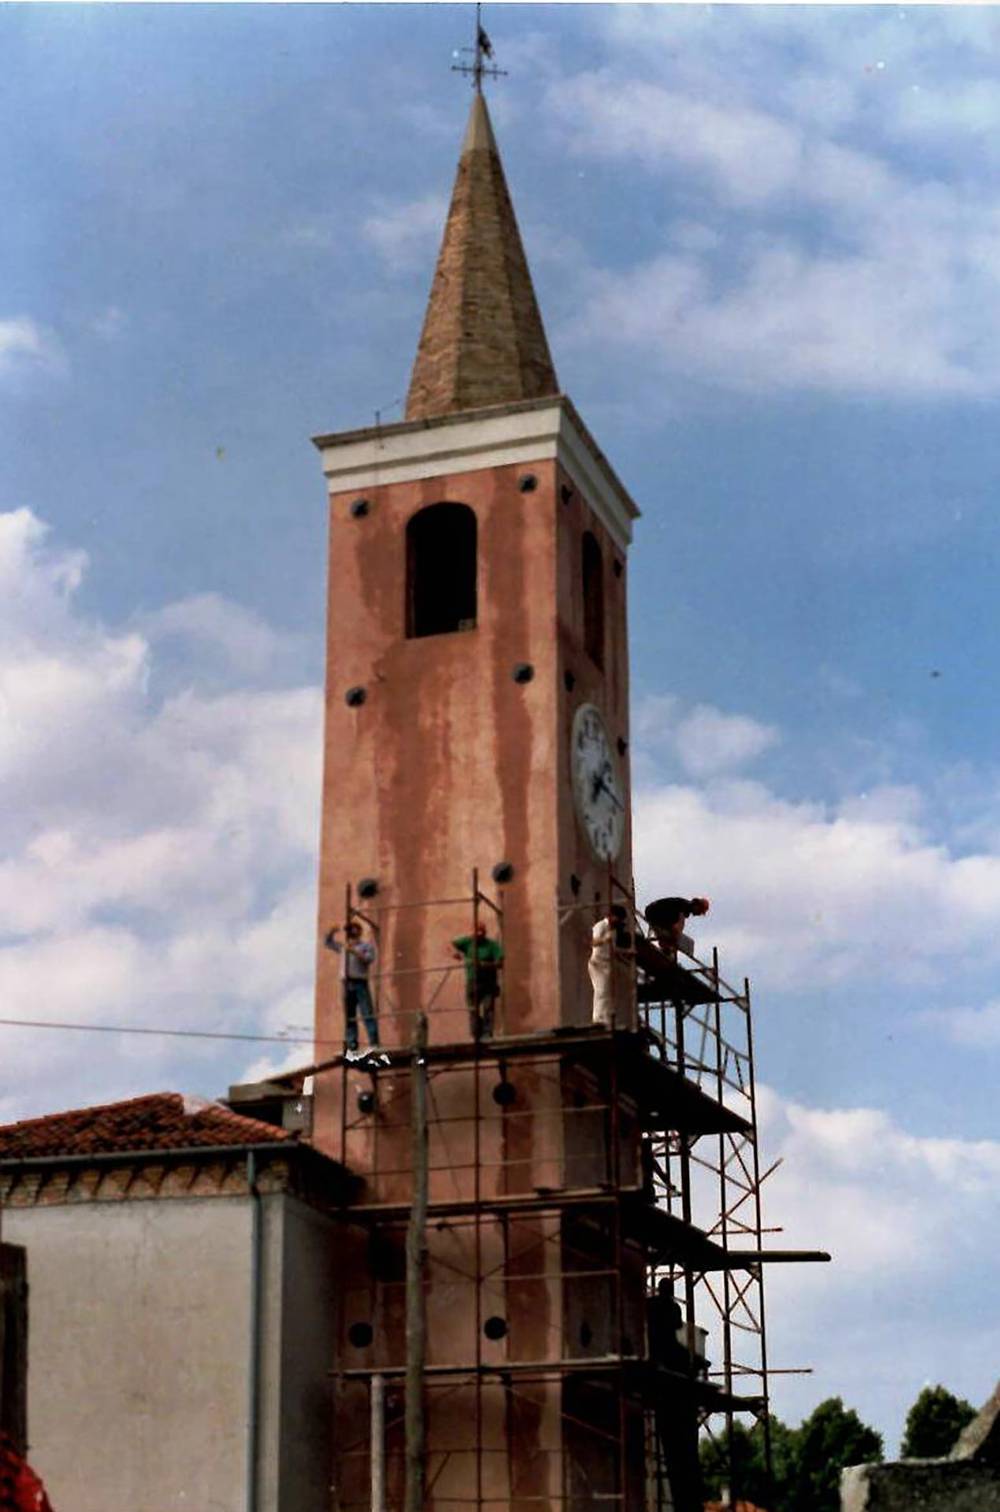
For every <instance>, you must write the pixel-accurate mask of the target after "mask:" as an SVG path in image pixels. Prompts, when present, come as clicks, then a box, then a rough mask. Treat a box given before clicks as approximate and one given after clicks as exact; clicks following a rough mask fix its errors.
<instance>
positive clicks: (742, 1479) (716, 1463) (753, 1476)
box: [701, 1418, 787, 1509]
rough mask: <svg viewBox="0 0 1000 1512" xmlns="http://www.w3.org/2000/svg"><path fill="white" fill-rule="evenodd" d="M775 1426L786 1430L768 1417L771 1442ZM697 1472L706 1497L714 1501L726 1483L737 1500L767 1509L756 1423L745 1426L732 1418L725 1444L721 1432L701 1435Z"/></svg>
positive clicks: (767, 1488)
mask: <svg viewBox="0 0 1000 1512" xmlns="http://www.w3.org/2000/svg"><path fill="white" fill-rule="evenodd" d="M776 1428H777V1429H784V1431H785V1432H787V1429H785V1428H784V1424H783V1423H779V1422H778V1421H777V1419H775V1418H772V1419H771V1434H772V1443H773V1437H774V1432H775V1429H776ZM701 1475H702V1481H703V1484H704V1491H705V1500H706V1501H718V1500H719V1499H720V1496H721V1494H722V1488H723V1486H728V1487H729V1489H730V1490H731V1492H732V1493H733V1496H734V1497H739V1499H740V1500H741V1501H750V1502H753V1503H754V1505H755V1506H758V1507H767V1508H768V1509H769V1508H770V1507H771V1488H770V1486H769V1484H768V1479H767V1470H766V1467H765V1463H764V1432H763V1429H762V1428H761V1426H760V1424H759V1423H758V1424H755V1425H754V1427H753V1429H747V1428H745V1427H744V1426H743V1424H742V1423H738V1422H734V1423H733V1437H732V1442H731V1444H727V1442H726V1435H725V1433H722V1434H720V1435H719V1437H717V1438H714V1439H712V1438H707V1439H703V1440H702V1443H701Z"/></svg>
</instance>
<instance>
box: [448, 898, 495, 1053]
mask: <svg viewBox="0 0 1000 1512" xmlns="http://www.w3.org/2000/svg"><path fill="white" fill-rule="evenodd" d="M451 947H452V950H453V952H454V954H455V959H456V960H459V961H464V962H465V1002H466V1006H467V1008H468V1010H469V1033H470V1034H471V1035H472V1038H473V1039H474V1040H478V1039H491V1038H492V1036H493V1019H494V1015H495V1012H496V1002H497V998H498V997H499V996H500V968H501V966H502V965H503V946H502V945H501V944H500V941H499V940H492V939H491V938H490V936H489V935H488V934H487V933H486V925H485V924H483V923H478V924H477V925H476V927H475V929H474V930H473V932H472V934H470V935H459V936H458V938H457V939H455V940H452V942H451Z"/></svg>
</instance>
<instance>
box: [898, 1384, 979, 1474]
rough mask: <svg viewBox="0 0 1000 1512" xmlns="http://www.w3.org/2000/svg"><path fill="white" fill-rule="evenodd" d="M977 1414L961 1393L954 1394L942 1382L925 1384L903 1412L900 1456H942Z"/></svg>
mask: <svg viewBox="0 0 1000 1512" xmlns="http://www.w3.org/2000/svg"><path fill="white" fill-rule="evenodd" d="M975 1415H976V1409H975V1407H973V1405H972V1403H971V1402H967V1401H966V1400H965V1398H964V1397H957V1396H953V1395H952V1393H951V1392H950V1391H949V1390H948V1389H947V1387H945V1386H925V1387H924V1389H923V1391H922V1392H921V1393H920V1395H919V1396H918V1397H917V1400H916V1401H915V1402H914V1404H913V1406H912V1407H911V1408H910V1410H909V1412H908V1413H907V1416H906V1429H905V1431H904V1433H903V1442H902V1444H901V1445H900V1450H899V1453H900V1456H901V1458H902V1459H942V1458H943V1457H944V1456H945V1455H946V1454H949V1453H950V1452H951V1449H952V1447H953V1446H954V1443H955V1440H956V1439H957V1438H958V1435H959V1434H960V1433H961V1431H962V1429H963V1428H964V1427H965V1425H966V1423H971V1422H972V1419H973V1418H974V1417H975Z"/></svg>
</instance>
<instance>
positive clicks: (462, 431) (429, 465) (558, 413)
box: [314, 394, 639, 551]
mask: <svg viewBox="0 0 1000 1512" xmlns="http://www.w3.org/2000/svg"><path fill="white" fill-rule="evenodd" d="M314 445H315V446H316V447H318V449H319V451H320V453H321V455H322V458H323V473H324V476H325V477H326V480H327V484H328V488H329V491H330V493H331V494H335V493H336V494H340V493H348V492H361V491H363V490H365V489H373V488H378V487H380V486H382V485H384V484H387V483H408V482H412V481H414V480H418V479H422V478H442V479H444V478H445V477H447V476H448V475H449V474H453V473H463V472H475V471H479V470H480V469H482V468H490V467H504V466H510V465H511V464H517V463H529V462H543V461H549V460H553V459H554V460H556V461H557V462H559V463H560V465H561V466H562V467H563V468H564V469H565V471H566V473H567V474H568V475H569V477H570V478H572V480H573V482H574V484H575V486H576V487H577V488H578V489H579V490H580V493H581V494H582V496H583V497H584V498H585V499H586V501H587V503H588V504H589V506H590V507H591V509H592V510H593V511H594V513H595V514H596V515H597V517H598V519H599V520H600V521H601V523H602V524H603V525H604V526H605V528H606V529H607V531H608V532H609V534H610V535H611V537H612V539H613V540H614V541H616V542H617V544H618V545H619V547H620V548H621V549H622V550H623V551H624V550H626V549H627V548H628V545H629V543H630V541H631V539H632V521H633V520H634V519H636V518H637V517H638V515H639V510H638V508H637V506H636V504H635V503H634V501H633V499H632V497H631V495H630V494H629V493H628V491H627V490H626V489H625V487H624V486H623V484H622V482H621V480H620V479H619V477H618V475H617V473H616V472H615V471H614V469H613V467H612V466H611V464H610V462H609V461H608V459H607V458H606V457H605V455H604V453H603V452H602V451H601V449H600V447H599V446H598V445H597V443H596V441H595V440H594V438H593V436H592V435H591V434H590V431H589V430H588V429H587V427H586V426H585V425H584V423H583V421H582V420H581V419H580V416H579V415H578V414H577V412H576V410H575V409H574V407H573V405H572V403H571V402H570V400H569V399H568V398H567V397H566V396H565V395H564V394H560V395H557V396H556V397H555V398H545V399H531V400H522V401H520V402H518V403H514V404H500V405H494V406H490V407H489V408H486V409H479V410H468V411H465V412H464V413H462V414H457V415H442V416H437V417H435V418H433V419H429V420H404V421H401V422H400V423H398V424H396V425H383V426H370V427H368V428H366V429H365V430H354V431H341V432H339V433H336V434H334V435H328V436H316V437H315V438H314Z"/></svg>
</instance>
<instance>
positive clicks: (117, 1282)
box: [4, 1193, 337, 1512]
mask: <svg viewBox="0 0 1000 1512" xmlns="http://www.w3.org/2000/svg"><path fill="white" fill-rule="evenodd" d="M336 1232H337V1228H336V1224H335V1222H334V1221H333V1220H332V1219H330V1218H328V1217H325V1216H323V1215H322V1214H320V1213H317V1212H316V1211H315V1210H313V1209H312V1208H310V1207H309V1206H307V1205H306V1204H305V1203H303V1202H301V1201H299V1200H298V1199H296V1198H294V1197H290V1196H288V1195H286V1194H284V1193H274V1194H270V1195H268V1196H265V1197H263V1198H262V1199H261V1246H260V1253H261V1271H260V1314H259V1339H260V1374H259V1384H258V1398H257V1400H258V1441H257V1458H256V1465H257V1498H256V1512H329V1505H330V1494H329V1486H330V1436H331V1431H332V1385H331V1379H330V1369H331V1366H332V1364H333V1358H334V1356H333V1347H334V1327H335V1315H336V1306H337V1294H336V1283H335V1279H334V1275H335V1272H334V1267H335V1253H336ZM4 1237H5V1239H6V1240H8V1241H9V1242H10V1243H12V1244H23V1245H25V1246H26V1248H27V1252H28V1286H29V1323H28V1433H29V1439H30V1444H31V1458H32V1462H33V1464H34V1465H35V1466H36V1468H37V1470H38V1472H39V1474H40V1475H41V1476H42V1478H43V1480H44V1481H45V1484H46V1487H47V1489H48V1491H49V1495H50V1498H51V1500H52V1504H53V1506H54V1507H55V1508H56V1509H57V1512H178V1509H182V1508H183V1509H192V1512H195V1509H196V1512H247V1508H248V1506H249V1502H248V1499H247V1486H246V1453H247V1442H248V1421H249V1412H248V1407H249V1368H250V1327H251V1319H250V1297H251V1247H252V1205H251V1201H250V1199H249V1198H248V1197H245V1196H231V1197H230V1196H225V1197H222V1196H220V1197H198V1198H191V1199H185V1198H163V1199H159V1200H157V1199H134V1200H131V1201H130V1200H128V1199H126V1200H123V1201H116V1202H75V1203H68V1204H66V1205H63V1206H39V1207H34V1208H17V1207H12V1208H8V1209H6V1210H5V1212H4Z"/></svg>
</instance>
